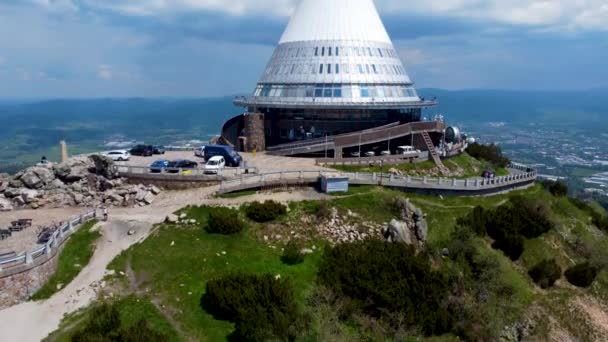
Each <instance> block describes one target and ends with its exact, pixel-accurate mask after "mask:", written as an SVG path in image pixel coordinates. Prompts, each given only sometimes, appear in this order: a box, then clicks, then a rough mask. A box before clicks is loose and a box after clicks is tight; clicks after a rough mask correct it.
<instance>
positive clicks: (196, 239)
mask: <svg viewBox="0 0 608 342" xmlns="http://www.w3.org/2000/svg"><path fill="white" fill-rule="evenodd" d="M513 195H519V196H522V198H524V199H529V200H531V201H535V203H539V202H540V203H543V206H544V208H545V209H546V213H547V217H548V219H549V220H550V222H551V228H550V229H549V230H548V231H547V232H546V233H543V234H541V235H540V236H538V237H535V238H526V239H525V241H524V249H523V253H522V255H521V256H520V257H519V258H518V259H517V260H516V261H512V260H511V259H510V258H508V257H506V256H505V254H503V252H501V251H500V250H498V249H495V248H493V243H494V241H493V239H491V238H490V237H484V236H477V235H474V234H473V235H472V234H471V233H469V230H468V229H467V228H466V227H464V226H462V225H461V224H459V218H462V217H465V216H467V215H469V214H470V213H471V212H472V210H473V209H474V208H475V207H477V206H481V207H483V208H485V209H486V210H490V211H491V210H494V209H497V208H503V207H504V206H505V205H508V204H509V203H510V199H511V196H513ZM403 197H407V198H408V199H410V200H411V202H412V203H413V204H414V205H415V206H417V207H419V208H421V209H422V210H423V212H424V213H425V214H426V215H427V222H428V224H429V235H428V241H427V244H426V247H425V248H424V250H423V251H421V252H420V253H423V254H421V256H422V258H423V259H424V260H428V261H429V262H430V264H429V265H430V267H431V270H432V272H438V273H440V274H442V275H443V276H445V277H446V279H448V283H449V284H450V288H451V290H450V291H449V293H448V298H450V299H449V304H448V303H445V305H449V307H450V308H452V309H453V310H452V311H451V315H452V316H451V317H452V319H453V322H452V324H451V328H450V329H449V330H448V332H446V333H442V334H440V335H434V334H431V335H429V334H425V333H422V331H421V330H420V329H418V328H417V327H418V326H417V323H416V322H412V323H405V322H406V321H407V319H406V317H407V316H401V317H402V319H404V320H401V321H399V320H398V321H395V319H396V317H397V316H390V315H388V313H387V314H380V316H370V314H369V313H368V312H367V311H361V310H360V309H358V306H357V305H356V304H355V303H356V302H355V301H352V300H348V299H347V298H344V297H343V296H342V295H339V294H337V293H335V292H332V291H331V290H328V289H327V287H326V286H323V285H321V283H320V278H319V268H320V267H321V265H323V264H324V263H326V262H327V255H328V251H330V250H331V249H332V246H331V245H330V244H328V243H327V242H326V241H325V239H323V237H322V236H320V235H319V233H318V232H319V230H318V227H319V226H322V225H326V224H328V221H329V220H333V219H329V218H328V216H327V215H328V214H327V212H335V214H336V215H337V216H336V217H338V218H339V219H340V220H342V221H340V222H342V223H341V225H348V226H351V227H358V228H357V229H363V230H366V231H367V229H371V230H370V231H373V229H374V228H373V227H381V226H383V225H384V224H385V223H386V222H388V221H389V220H391V219H392V218H395V217H396V216H397V213H396V211H395V207H394V205H393V203H395V199H397V198H403ZM585 208H586V207H581V206H580V205H577V203H576V202H573V201H572V200H570V199H568V198H565V197H555V196H553V195H551V194H550V193H548V192H547V191H545V190H544V189H543V187H542V186H540V185H537V186H534V187H532V188H530V189H528V190H524V191H519V192H517V193H513V194H510V195H499V196H492V197H484V198H456V197H447V198H444V199H440V198H437V197H432V196H420V195H411V194H403V193H401V192H396V191H392V190H387V189H383V188H378V187H359V188H353V189H351V192H350V193H349V194H346V195H342V196H337V197H335V198H334V199H332V200H330V201H328V202H297V203H291V204H290V210H289V212H288V214H287V215H285V216H282V217H280V218H279V219H277V220H275V221H273V222H270V223H264V224H260V223H256V222H253V221H251V220H249V219H247V218H246V214H245V213H246V210H245V208H241V209H240V214H239V216H240V217H241V219H242V220H244V221H245V222H246V225H247V228H246V229H245V231H243V232H241V233H239V234H236V235H231V236H223V235H214V234H209V233H207V232H206V231H205V227H206V225H207V218H208V213H209V209H208V208H206V207H191V208H185V209H183V210H182V211H181V212H183V213H186V214H187V215H188V218H191V219H195V220H196V221H197V224H195V225H183V224H178V225H161V226H159V227H158V230H157V232H156V233H155V234H154V235H153V236H151V237H150V238H148V239H147V240H146V241H144V242H143V243H141V244H140V245H136V246H134V247H132V248H130V249H129V250H127V251H126V252H125V253H123V254H122V255H121V256H120V257H118V258H117V259H116V260H115V261H114V262H113V263H112V264H111V266H110V267H111V268H112V269H114V270H116V271H117V273H116V274H117V276H116V277H114V278H113V280H112V281H111V282H112V283H113V284H114V285H113V286H114V287H115V288H118V289H121V290H120V291H118V292H122V294H123V295H125V296H130V295H132V293H133V291H136V292H138V291H145V293H146V297H147V298H151V299H152V300H153V301H154V302H155V303H156V304H157V305H156V306H157V308H159V309H158V310H159V311H160V312H161V314H162V315H164V316H165V317H170V321H171V324H172V325H173V329H174V330H176V331H179V332H180V335H181V337H182V338H183V339H185V340H197V341H221V340H227V339H228V338H229V336H230V335H231V334H232V333H233V332H234V329H235V325H234V323H231V322H229V321H225V320H221V319H217V317H216V316H214V315H212V314H211V313H209V312H208V311H207V310H206V309H204V308H202V307H201V298H203V295H204V294H205V291H206V284H207V283H208V282H209V281H210V280H212V279H217V278H219V277H223V276H225V275H228V274H233V273H235V272H245V273H251V274H264V273H267V274H271V275H273V276H279V275H280V277H281V279H290V280H291V282H292V283H293V284H295V287H294V291H295V299H296V301H297V307H298V310H300V311H301V312H302V313H303V314H304V316H305V317H308V318H309V325H308V328H307V329H305V330H304V331H301V336H300V340H302V341H313V340H321V341H353V340H387V341H390V340H406V341H408V340H412V341H414V340H417V341H419V340H425V341H436V340H437V341H438V340H441V341H444V340H454V341H456V340H458V339H459V338H460V339H462V338H464V339H469V340H475V339H483V340H497V339H498V338H500V337H503V338H506V339H507V340H511V339H513V338H516V337H513V336H516V335H517V334H518V333H520V332H522V331H523V333H525V334H527V336H528V338H532V339H536V340H564V339H573V340H605V339H606V338H608V327H606V325H605V321H604V320H603V318H602V317H607V315H608V310H607V309H606V308H608V273H607V272H606V271H605V270H602V271H601V272H600V273H599V275H598V276H597V278H596V279H595V281H593V283H592V285H591V286H590V287H587V288H577V287H575V286H573V285H571V284H569V283H568V281H567V280H566V279H565V278H564V277H561V279H560V280H558V281H557V283H556V285H555V286H553V287H551V288H548V289H542V288H541V287H539V286H538V285H536V284H535V283H534V282H533V280H532V279H531V278H530V276H529V275H528V270H529V269H530V268H531V267H533V266H535V265H536V264H538V263H539V262H540V261H543V260H546V259H555V260H556V262H557V263H558V264H559V266H560V267H561V268H562V269H563V270H566V269H568V268H570V267H572V266H574V265H575V264H579V263H581V262H583V261H585V260H592V261H593V262H596V263H597V264H604V265H605V264H608V258H607V257H608V252H607V251H608V238H607V235H606V233H607V232H606V231H602V230H600V229H598V227H597V226H596V225H594V224H593V223H592V222H591V216H590V211H588V208H587V209H585ZM593 210H598V212H599V211H600V210H601V208H599V207H593ZM602 215H605V213H602ZM330 216H331V215H330ZM369 227H372V228H369ZM277 235H280V236H281V237H280V238H276V237H277ZM286 237H290V240H291V239H295V240H298V241H302V244H303V246H305V247H308V248H311V249H312V248H313V246H314V250H313V253H312V254H310V255H308V256H307V257H306V258H305V261H304V262H303V263H302V264H298V265H295V266H290V265H286V264H284V263H282V262H281V256H282V251H281V249H282V248H285V247H286ZM362 247H363V246H362ZM370 257H372V256H370ZM373 257H378V258H381V256H373ZM427 258H428V259H427ZM379 260H380V261H379V264H378V267H379V268H378V272H379V273H378V274H379V275H381V274H384V271H382V269H383V268H382V267H389V268H390V266H389V265H390V262H389V261H386V262H387V264H386V265H385V266H380V265H382V264H383V263H384V262H385V261H381V259H379ZM346 261H347V260H346ZM404 267H405V265H404ZM387 271H388V269H387ZM120 272H123V273H120ZM121 274H124V276H121ZM372 280H373V279H372ZM366 281H368V280H366ZM374 281H375V280H374ZM129 284H130V285H129ZM133 284H137V288H136V289H133V286H132V285H133ZM420 285H422V286H431V285H430V284H420ZM395 295H397V296H407V291H406V292H399V291H397V292H395ZM429 300H430V299H429ZM456 308H457V310H455V309H456ZM142 310H143V308H142ZM136 314H137V315H142V314H143V312H137V313H136ZM387 315H388V316H387ZM391 317H392V318H391ZM72 319H74V318H72ZM398 322H402V323H398ZM399 324H403V325H399ZM397 325H398V326H399V327H397ZM74 329H78V325H77V324H76V325H73V326H72V327H71V329H65V330H62V331H61V332H59V333H58V334H56V335H55V336H58V335H60V336H66V335H68V334H69V332H70V331H73V330H74ZM51 340H54V339H51ZM58 340H62V339H58Z"/></svg>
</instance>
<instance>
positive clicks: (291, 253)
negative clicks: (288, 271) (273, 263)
mask: <svg viewBox="0 0 608 342" xmlns="http://www.w3.org/2000/svg"><path fill="white" fill-rule="evenodd" d="M281 261H283V263H284V264H287V265H297V264H301V263H302V262H304V254H302V252H301V249H300V244H298V243H297V242H295V241H294V240H291V241H289V243H287V246H285V250H284V251H283V256H282V257H281Z"/></svg>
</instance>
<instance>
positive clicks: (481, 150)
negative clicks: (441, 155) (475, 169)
mask: <svg viewBox="0 0 608 342" xmlns="http://www.w3.org/2000/svg"><path fill="white" fill-rule="evenodd" d="M467 152H468V153H469V155H470V156H471V157H473V158H476V159H480V160H485V161H488V162H490V163H492V164H493V165H494V166H496V167H502V168H504V167H507V166H508V165H509V164H510V163H511V161H510V160H509V159H507V158H506V157H505V156H503V154H502V150H501V148H500V146H498V145H496V144H490V145H482V144H478V143H473V144H469V147H468V148H467Z"/></svg>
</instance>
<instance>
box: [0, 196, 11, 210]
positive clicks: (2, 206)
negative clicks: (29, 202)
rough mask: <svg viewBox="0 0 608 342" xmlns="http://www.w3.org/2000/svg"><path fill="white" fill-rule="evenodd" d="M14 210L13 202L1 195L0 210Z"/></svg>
mask: <svg viewBox="0 0 608 342" xmlns="http://www.w3.org/2000/svg"><path fill="white" fill-rule="evenodd" d="M11 210H13V204H12V203H11V201H9V200H8V199H7V198H6V197H4V196H0V212H2V211H11Z"/></svg>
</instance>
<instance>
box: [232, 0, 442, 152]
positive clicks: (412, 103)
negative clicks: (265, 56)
mask: <svg viewBox="0 0 608 342" xmlns="http://www.w3.org/2000/svg"><path fill="white" fill-rule="evenodd" d="M235 104H236V105H239V106H242V107H245V108H247V111H248V113H251V114H253V113H255V114H257V117H256V119H255V120H250V121H251V122H253V123H257V122H259V121H265V123H264V125H263V126H264V131H265V133H264V135H265V144H264V145H266V146H272V145H277V144H285V143H289V142H291V141H295V140H307V139H315V138H321V137H324V136H333V135H338V134H344V133H348V132H354V131H358V130H365V129H369V128H374V127H378V126H382V125H386V124H391V123H394V122H400V123H406V122H412V121H418V120H420V116H421V110H422V108H425V107H428V106H432V105H434V104H435V103H434V102H432V101H424V100H423V99H421V98H420V97H419V96H418V94H417V92H416V89H415V88H414V84H413V82H412V81H411V79H410V77H409V76H408V74H407V72H406V70H405V68H404V66H403V63H402V62H401V59H400V57H399V55H398V53H397V52H396V51H395V48H394V46H393V44H392V42H391V39H390V37H389V35H388V33H387V32H386V29H385V27H384V25H383V23H382V20H381V19H380V16H379V14H378V11H377V10H376V7H375V5H374V2H373V0H301V1H300V3H299V4H298V6H297V9H296V11H295V13H294V15H293V16H292V17H291V19H290V21H289V24H288V25H287V28H286V29H285V32H284V33H283V35H282V37H281V39H280V41H279V44H278V46H277V48H276V49H275V51H274V53H273V55H272V57H271V59H270V61H269V62H268V64H267V66H266V68H265V70H264V72H263V74H262V76H261V78H260V80H259V81H258V84H257V86H256V89H255V90H254V92H253V94H252V96H249V97H240V98H237V99H236V100H235ZM250 119H251V118H250ZM245 126H249V127H251V125H250V124H245ZM257 126H258V129H257V130H258V131H259V129H260V128H261V124H260V123H257ZM233 131H234V130H233ZM247 135H251V132H248V133H247ZM259 135H260V134H259V132H258V134H256V136H257V138H253V140H256V141H259V140H260V139H259V138H260V137H259ZM249 140H252V139H249Z"/></svg>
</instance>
